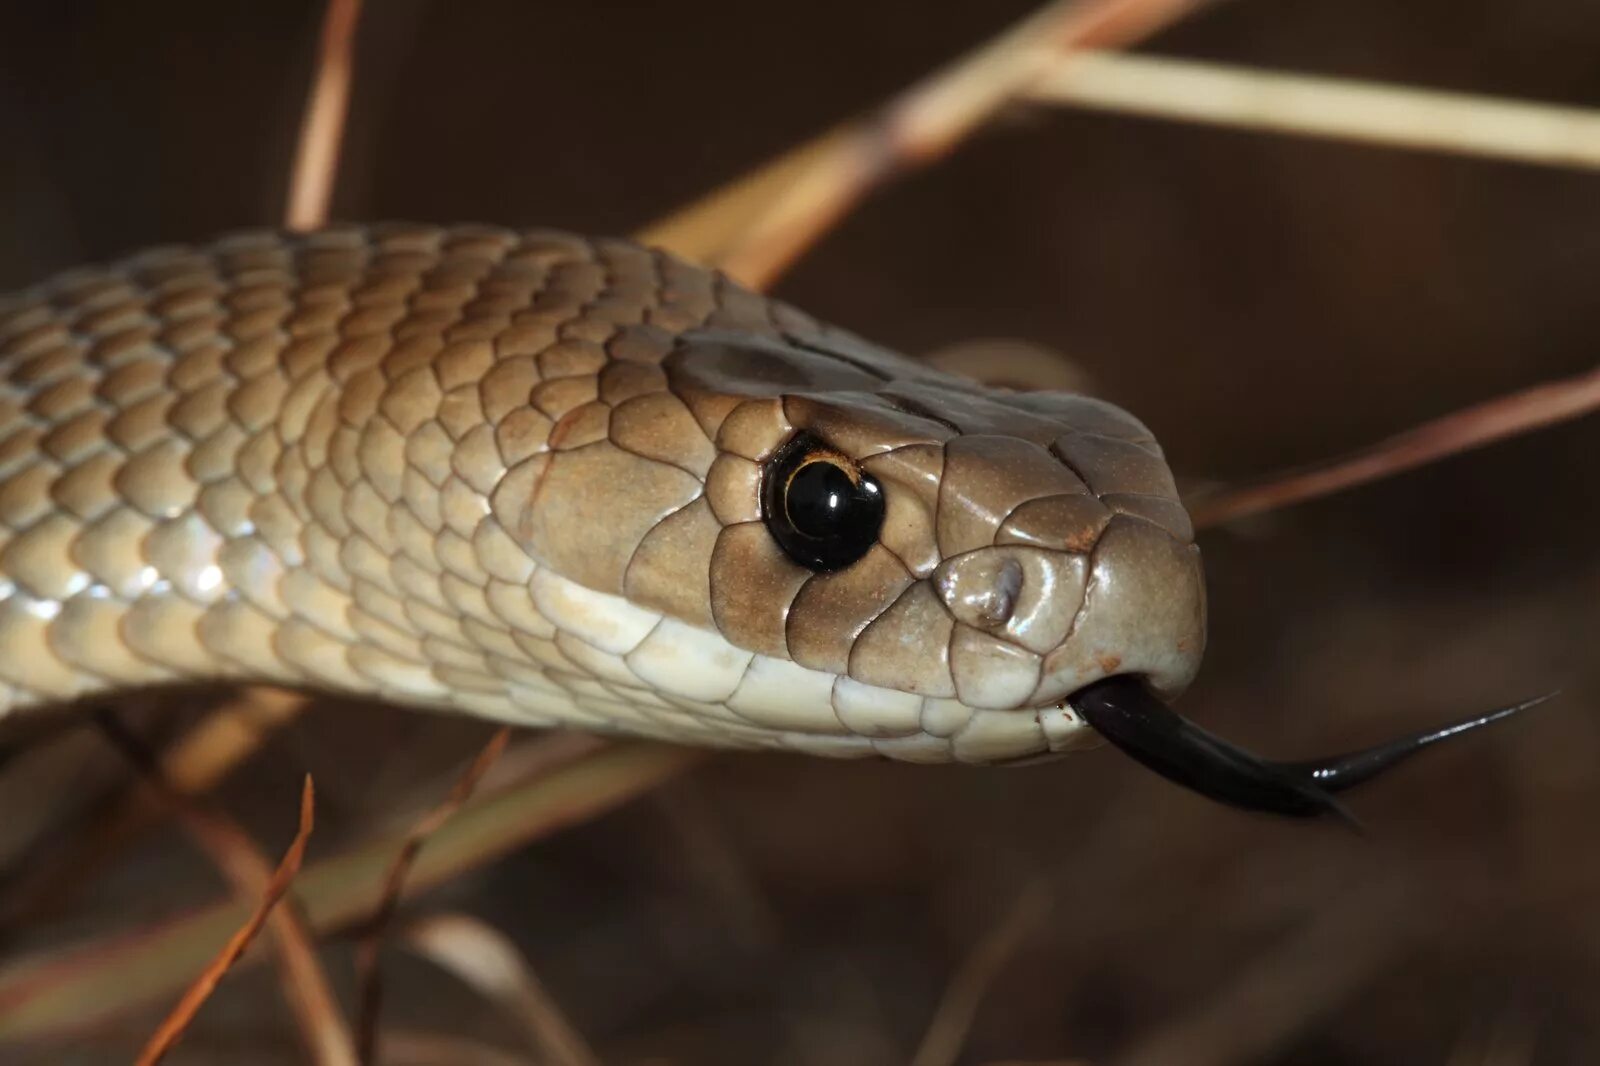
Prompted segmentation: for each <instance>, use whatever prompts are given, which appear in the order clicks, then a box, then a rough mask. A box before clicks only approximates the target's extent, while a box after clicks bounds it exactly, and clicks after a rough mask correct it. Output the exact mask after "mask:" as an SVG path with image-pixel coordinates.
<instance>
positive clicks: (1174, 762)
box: [1071, 677, 1554, 825]
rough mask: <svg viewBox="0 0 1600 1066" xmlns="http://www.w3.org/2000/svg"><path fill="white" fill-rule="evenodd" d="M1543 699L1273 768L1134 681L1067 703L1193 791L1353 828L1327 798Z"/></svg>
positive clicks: (1090, 690)
mask: <svg viewBox="0 0 1600 1066" xmlns="http://www.w3.org/2000/svg"><path fill="white" fill-rule="evenodd" d="M1551 695H1554V693H1552V694H1551ZM1549 698H1550V696H1549V695H1547V696H1540V697H1538V698H1537V699H1532V700H1529V701H1527V702H1526V703H1520V704H1517V705H1516V706H1513V707H1506V708H1503V709H1501V710H1497V711H1491V712H1490V713H1488V714H1484V715H1479V716H1477V717H1474V718H1469V719H1466V720H1464V721H1460V722H1456V723H1454V724H1452V725H1447V726H1444V727H1443V728H1440V729H1433V730H1429V731H1427V732H1423V733H1418V734H1415V735H1414V736H1409V737H1404V738H1401V739H1399V740H1394V741H1390V742H1388V743H1385V744H1380V745H1378V746H1377V747H1373V748H1367V749H1365V750H1363V751H1358V752H1352V753H1350V754H1348V755H1341V756H1336V757H1333V758H1329V759H1315V760H1309V761H1305V762H1272V761H1270V760H1267V759H1263V758H1261V757H1259V756H1257V755H1252V754H1251V753H1250V752H1248V751H1245V750H1244V749H1243V748H1240V747H1237V746H1235V745H1233V744H1230V743H1228V742H1227V741H1226V740H1223V739H1222V738H1221V737H1218V736H1215V735H1214V734H1211V733H1208V732H1206V731H1205V730H1204V729H1201V728H1200V727H1199V726H1197V725H1195V724H1194V723H1192V722H1190V721H1189V720H1187V719H1186V718H1183V717H1182V716H1181V715H1179V714H1178V713H1177V712H1176V711H1174V710H1173V709H1172V708H1170V707H1168V706H1167V705H1166V704H1165V703H1162V702H1161V701H1160V700H1159V699H1157V698H1156V697H1155V696H1153V695H1151V694H1150V692H1149V690H1147V689H1146V688H1145V687H1144V685H1143V684H1141V683H1140V682H1139V681H1138V680H1137V679H1135V678H1132V677H1112V678H1107V679H1106V680H1104V681H1099V682H1096V683H1095V684H1093V685H1089V686H1088V687H1086V688H1083V689H1080V690H1079V691H1078V692H1076V693H1074V694H1073V696H1072V698H1071V703H1072V706H1073V709H1074V710H1076V711H1077V712H1078V713H1079V714H1081V715H1083V718H1084V721H1086V722H1088V723H1089V724H1090V725H1091V726H1093V727H1094V728H1095V730H1096V731H1097V732H1099V733H1100V734H1101V735H1102V736H1104V737H1105V738H1106V739H1107V740H1109V741H1110V742H1111V743H1112V744H1114V745H1116V746H1117V747H1118V748H1120V749H1121V750H1122V751H1124V752H1126V753H1127V754H1128V755H1130V756H1132V757H1133V758H1134V759H1136V760H1137V761H1138V762H1140V763H1143V764H1144V765H1145V766H1147V767H1149V768H1150V769H1152V770H1154V771H1155V772H1156V773H1158V774H1160V775H1161V776H1162V777H1165V778H1167V779H1168V780H1169V781H1174V782H1176V783H1177V784H1180V785H1182V786H1183V787H1185V788H1187V789H1190V790H1191V791H1194V792H1198V793H1200V794H1201V795H1203V796H1207V797H1209V798H1211V799H1214V800H1217V801H1218V802H1220V803H1226V804H1228V805H1230V806H1233V807H1242V808H1244V809H1245V810H1250V811H1265V812H1267V813H1270V814H1281V815H1287V816H1289V817H1291V818H1312V817H1316V816H1318V815H1324V814H1331V815H1334V816H1335V817H1338V818H1340V819H1342V820H1344V821H1346V822H1348V823H1350V824H1351V825H1355V821H1354V819H1352V818H1351V817H1350V815H1349V814H1348V812H1346V811H1345V809H1344V808H1343V807H1342V806H1341V805H1340V804H1339V801H1338V800H1336V799H1334V798H1333V793H1335V792H1339V791H1342V790H1344V789H1347V788H1350V787H1352V786H1354V785H1359V784H1360V783H1361V782H1363V781H1367V780H1369V779H1371V778H1373V777H1376V776H1377V775H1378V774H1380V773H1382V772H1383V771H1385V770H1387V769H1389V768H1390V767H1391V766H1394V765H1395V764H1396V763H1399V762H1402V761H1403V760H1405V759H1408V758H1410V757H1411V756H1412V755H1414V754H1416V753H1417V752H1419V751H1421V750H1422V749H1423V748H1426V747H1429V746H1431V745H1433V744H1436V743H1438V742H1439V741H1442V740H1447V739H1449V738H1451V737H1455V736H1461V735H1463V734H1466V733H1470V732H1472V731H1473V730H1475V729H1478V728H1480V727H1482V726H1486V725H1489V724H1490V723H1491V722H1497V721H1499V720H1500V719H1502V718H1509V717H1510V716H1511V715H1513V714H1516V713H1517V712H1518V711H1522V710H1526V709H1527V708H1529V707H1532V706H1535V705H1536V704H1539V703H1543V702H1544V701H1545V700H1547V699H1549Z"/></svg>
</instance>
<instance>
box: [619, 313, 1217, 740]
mask: <svg viewBox="0 0 1600 1066" xmlns="http://www.w3.org/2000/svg"><path fill="white" fill-rule="evenodd" d="M665 366H666V369H667V372H668V377H669V381H670V383H671V391H672V393H673V394H674V395H675V396H676V397H677V398H679V399H680V400H681V401H683V402H684V403H685V404H686V405H687V406H688V407H689V409H690V410H691V411H693V412H694V414H695V416H696V420H697V421H698V422H699V423H701V424H702V425H708V426H714V427H715V431H714V434H713V435H712V439H713V443H714V445H715V458H714V459H713V460H712V462H711V464H710V466H709V468H708V471H707V475H706V479H705V498H706V501H707V505H708V507H709V509H710V511H711V513H712V514H713V515H714V517H715V519H716V521H717V523H718V525H719V527H720V528H719V529H718V531H717V535H716V542H715V545H714V547H713V549H712V550H711V552H710V554H709V557H708V558H707V559H706V560H705V563H706V565H707V569H708V582H707V591H708V593H709V613H710V615H711V618H712V622H713V624H714V626H715V628H716V630H717V631H718V633H720V634H721V635H722V636H723V637H725V638H726V639H728V640H729V641H731V642H732V643H734V644H736V645H738V646H740V647H742V648H746V649H750V650H752V651H754V652H756V653H757V654H758V655H761V656H766V657H770V658H772V659H778V660H784V661H787V662H789V663H792V664H794V665H795V666H798V667H800V668H802V669H803V670H805V671H807V672H808V673H809V674H810V675H812V676H815V677H817V678H826V679H827V680H828V684H827V686H826V688H825V690H824V689H822V687H821V686H820V685H819V686H818V689H819V696H820V698H821V700H822V701H823V702H821V703H820V704H819V706H818V707H817V708H816V711H817V723H818V725H820V727H821V728H819V729H817V731H816V733H815V734H808V733H802V732H799V731H796V733H795V734H794V735H791V736H790V737H789V738H788V740H787V741H786V743H789V744H794V745H797V746H802V747H816V746H817V745H818V740H819V739H821V740H822V741H823V742H825V743H826V744H828V745H831V746H835V747H853V748H855V749H857V750H864V751H877V752H880V753H883V754H886V755H890V756H892V757H897V758H905V759H913V760H919V761H946V760H952V759H954V760H958V761H964V762H997V761H1010V760H1015V759H1021V758H1029V757H1035V756H1040V755H1048V754H1052V753H1056V752H1063V751H1066V750H1069V749H1071V748H1075V747H1078V746H1081V745H1083V744H1084V743H1092V742H1094V741H1095V740H1096V739H1097V736H1096V734H1095V733H1094V732H1093V731H1092V730H1091V729H1088V728H1086V727H1085V723H1084V721H1083V719H1082V716H1081V715H1079V714H1078V713H1077V712H1076V711H1075V710H1074V709H1073V707H1072V705H1071V702H1070V699H1069V697H1070V696H1071V694H1072V693H1074V692H1076V691H1078V690H1080V689H1083V688H1085V687H1086V686H1089V685H1091V684H1093V683H1095V682H1097V681H1100V680H1102V679H1105V678H1108V677H1112V676H1136V677H1138V678H1140V679H1141V680H1142V682H1143V683H1145V684H1147V685H1148V686H1149V687H1150V688H1151V690H1152V691H1154V692H1157V693H1159V694H1160V695H1161V696H1163V697H1165V698H1171V697H1174V696H1176V695H1177V694H1178V693H1179V692H1181V691H1182V690H1183V688H1184V687H1185V686H1186V685H1187V684H1188V683H1189V681H1190V679H1191V678H1192V677H1193V676H1194V674H1195V671H1196V670H1197V669H1198V667H1199V663H1200V658H1201V654H1202V652H1203V650H1204V644H1205V605H1204V583H1203V578H1202V574H1201V568H1200V558H1199V552H1198V550H1197V549H1196V548H1195V546H1194V545H1193V543H1192V529H1191V527H1190V524H1189V520H1188V517H1187V515H1186V514H1185V512H1184V510H1183V507H1182V506H1181V504H1180V503H1179V502H1178V499H1177V494H1176V490H1175V488H1174V486H1173V481H1172V476H1171V474H1170V472H1169V471H1168V469H1167V466H1166V463H1165V461H1164V460H1163V458H1162V454H1161V450H1160V447H1159V446H1158V445H1157V444H1156V442H1155V439H1154V438H1153V437H1152V435H1151V434H1150V432H1149V430H1148V429H1146V428H1145V426H1144V425H1142V424H1141V423H1140V422H1139V421H1138V420H1137V419H1135V418H1133V417H1132V416H1130V415H1128V414H1126V413H1125V412H1123V411H1121V410H1119V409H1118V408H1116V407H1114V406H1112V405H1110V404H1107V403H1104V402H1101V401H1099V400H1094V399H1089V398H1086V397H1081V396H1069V395H1054V394H1052V395H1043V394H1036V395H1022V394H1016V393H1010V392H1005V391H1002V390H987V389H983V388H981V387H978V386H974V385H973V384H972V383H970V382H967V381H964V380H960V379H956V378H952V377H949V376H946V375H944V374H940V373H937V372H934V371H932V370H928V369H926V368H923V367H921V366H919V365H917V364H915V363H912V362H910V361H909V360H905V359H903V358H901V357H899V356H896V355H893V354H892V353H888V352H884V351H882V350H881V349H877V348H874V347H871V346H869V345H867V344H865V343H864V342H861V341H859V340H857V339H855V338H853V337H849V336H847V335H842V334H838V333H834V332H831V331H830V332H828V333H825V334H822V335H811V336H796V335H793V334H790V335H786V336H781V337H773V338H754V337H751V336H747V335H739V336H735V335H729V334H720V333H698V334H688V335H686V336H684V337H683V338H681V339H680V340H679V343H678V346H677V348H676V350H675V351H674V352H673V354H672V355H671V356H669V357H668V358H667V360H666V363H665ZM830 502H831V504H832V505H833V507H834V509H835V510H834V513H832V514H831V516H830V513H829V511H828V509H827V505H828V504H829V503H830ZM687 565H688V564H687V563H686V564H685V566H687ZM677 572H679V573H681V572H682V571H681V570H678V571H677ZM663 591H664V585H663ZM635 592H636V594H637V595H639V596H643V597H644V598H649V597H650V594H649V593H647V592H645V591H644V590H643V589H636V590H635ZM797 688H798V686H797ZM797 717H798V716H797ZM824 730H827V732H824ZM841 739H842V740H843V743H842V744H840V743H839V741H840V740H841Z"/></svg>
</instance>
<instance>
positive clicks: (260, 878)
mask: <svg viewBox="0 0 1600 1066" xmlns="http://www.w3.org/2000/svg"><path fill="white" fill-rule="evenodd" d="M99 721H100V725H101V728H102V729H103V730H104V731H105V733H106V735H107V736H108V737H110V738H111V740H112V742H113V743H115V744H116V745H117V746H118V747H119V748H121V749H122V751H123V752H124V753H125V754H126V755H127V756H128V758H129V760H130V761H131V762H132V763H133V764H134V765H135V766H136V767H137V768H138V769H139V771H140V774H141V776H142V779H143V780H144V782H145V783H146V785H147V786H148V787H149V788H150V789H152V790H153V791H154V792H155V793H156V794H157V795H158V796H159V797H160V798H161V799H162V800H163V801H164V802H166V803H167V804H169V805H170V807H171V808H172V811H173V813H174V814H175V815H176V817H177V818H178V821H179V823H180V824H181V825H182V826H183V828H184V829H185V830H186V831H187V832H188V833H189V835H190V837H192V838H193V840H194V841H195V843H196V844H197V845H199V847H200V848H201V850H202V851H204V852H205V853H206V856H207V857H208V858H209V859H211V861H212V862H213V863H214V864H215V865H216V867H217V869H218V870H219V871H221V872H222V875H223V876H224V877H225V878H227V880H228V883H229V884H231V885H232V886H233V889H234V892H235V893H236V894H237V895H238V896H239V897H240V899H241V900H250V899H257V898H261V899H265V898H267V897H268V896H269V895H270V888H271V886H272V885H274V884H275V883H276V880H277V874H276V873H275V872H274V871H273V868H272V866H271V864H269V863H268V861H267V858H266V856H265V855H263V854H262V852H261V849H260V847H259V846H257V844H256V843H255V841H253V840H252V839H250V836H249V834H247V833H246V832H245V831H244V830H243V829H241V828H240V827H239V826H238V824H237V823H235V822H234V821H233V820H232V819H230V818H228V817H227V816H226V815H223V814H221V813H220V812H217V811H214V810H210V809H208V808H206V807H203V806H201V805H200V804H199V803H198V802H197V801H196V800H195V799H194V798H193V797H191V796H186V795H184V794H182V793H180V792H178V791H177V790H176V789H174V788H173V787H172V784H171V783H170V782H169V781H167V780H166V779H165V778H163V777H162V776H161V767H160V764H159V763H158V762H157V761H156V759H155V757H154V755H153V753H151V752H150V751H149V750H148V749H147V748H146V747H145V746H144V744H143V743H142V742H141V741H140V740H139V739H138V738H137V737H135V736H134V735H133V734H132V733H130V732H128V730H127V729H126V728H125V727H123V725H122V724H121V723H120V722H119V721H118V720H117V719H116V718H115V717H114V716H113V715H110V714H103V715H100V716H99ZM303 793H304V795H303V798H302V807H304V804H306V803H309V802H310V799H309V797H310V795H311V782H310V778H309V777H307V779H306V784H305V788H304V790H303ZM309 817H310V816H309V814H306V815H303V817H302V826H303V827H304V828H305V831H306V832H308V833H309V832H310V829H309V820H308V819H309ZM302 850H303V849H302ZM299 866H300V864H299V859H298V857H297V858H296V861H295V872H296V873H297V872H298V871H299ZM291 876H292V875H291ZM285 888H287V882H285ZM278 894H279V895H281V894H282V892H281V891H280V892H279V893H278ZM273 902H274V903H275V902H276V899H275V898H274V899H273ZM267 910H268V911H270V914H266V915H265V916H264V919H263V920H267V921H270V922H271V923H272V933H273V946H274V948H275V949H276V954H275V957H276V959H277V962H278V972H279V977H280V983H281V985H282V987H283V992H284V998H285V999H286V1000H287V1001H288V1003H289V1007H290V1009H291V1010H292V1012H293V1013H294V1016H295V1020H296V1022H297V1023H298V1024H299V1027H300V1033H301V1036H302V1037H303V1038H304V1040H305V1042H306V1046H307V1048H308V1050H309V1051H310V1052H311V1054H312V1061H313V1062H315V1063H317V1064H318V1066H356V1057H355V1042H354V1041H353V1040H352V1038H351V1036H350V1030H349V1027H348V1026H347V1025H346V1024H345V1022H344V1016H343V1014H342V1013H341V1012H340V1010H339V1004H338V999H337V998H336V997H335V996H334V994H333V987H332V985H331V984H330V983H329V981H328V976H327V974H326V973H325V972H324V971H323V969H322V963H321V962H320V961H319V960H318V958H317V952H316V947H315V943H314V941H313V938H312V935H311V933H310V931H309V930H308V929H307V928H306V924H305V922H304V921H303V920H302V919H301V917H300V915H299V913H298V912H297V911H296V910H295V909H294V908H293V907H292V906H291V907H268V908H267ZM251 936H254V933H253V932H252V933H251ZM246 943H248V938H247V939H246ZM240 951H241V952H242V951H243V947H241V948H240ZM228 965H230V966H231V965H232V961H231V960H230V962H229V964H228ZM220 976H221V975H220V974H219V975H218V978H219V979H220ZM213 984H214V982H213ZM208 994H209V993H208Z"/></svg>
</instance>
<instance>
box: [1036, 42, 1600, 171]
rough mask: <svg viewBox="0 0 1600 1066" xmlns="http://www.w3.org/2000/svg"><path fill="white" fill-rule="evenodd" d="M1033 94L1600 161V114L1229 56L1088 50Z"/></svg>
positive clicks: (1392, 140) (1061, 65) (1265, 125)
mask: <svg viewBox="0 0 1600 1066" xmlns="http://www.w3.org/2000/svg"><path fill="white" fill-rule="evenodd" d="M1027 95H1028V98H1029V99H1031V100H1035V101H1039V102H1043V103H1051V104H1065V105H1069V106H1072V107H1086V108H1094V109H1097V110H1102V111H1115V112H1119V113H1123V114H1135V115H1149V116H1153V117H1158V118H1169V119H1176V120H1179V121H1184V122H1201V123H1207V124H1210V125H1217V126H1237V127H1242V128H1245V129H1259V130H1270V131H1272V132H1275V133H1289V134H1297V135H1301V136H1308V137H1334V138H1339V139H1342V140H1350V141H1361V142H1365V143H1368V144H1384V145H1393V146H1395V147H1399V148H1416V149H1429V150H1433V151H1439V152H1452V153H1457V154H1460V155H1474V156H1488V157H1492V158H1498V159H1512V160H1517V161H1519V162H1524V163H1539V164H1544V165H1548V166H1572V167H1587V168H1600V113H1597V112H1595V111H1593V110H1588V109H1584V108H1577V107H1559V106H1555V105H1551V104H1534V103H1524V102H1521V101H1513V100H1502V99H1496V98H1494V97H1489V96H1480V95H1473V94H1469V93H1450V92H1438V91H1434V90H1429V89H1417V88H1411V87H1408V86H1402V85H1390V84H1384V83H1381V82H1367V81H1352V80H1348V79H1341V78H1322V77H1312V76H1308V75H1304V74H1278V73H1269V72H1267V71H1261V70H1252V69H1247V68H1242V67H1232V66H1225V65H1223V64H1220V63H1199V62H1194V61H1191V60H1180V59H1167V58H1161V57H1156V56H1128V55H1116V54H1113V53H1102V52H1080V53H1075V54H1073V55H1070V56H1067V57H1065V58H1063V59H1061V60H1059V61H1057V62H1056V63H1055V65H1054V66H1053V67H1052V69H1051V70H1050V72H1049V73H1048V74H1046V75H1045V76H1044V77H1043V78H1041V79H1039V81H1037V82H1036V83H1035V84H1034V85H1032V86H1031V87H1030V88H1029V90H1028V94H1027Z"/></svg>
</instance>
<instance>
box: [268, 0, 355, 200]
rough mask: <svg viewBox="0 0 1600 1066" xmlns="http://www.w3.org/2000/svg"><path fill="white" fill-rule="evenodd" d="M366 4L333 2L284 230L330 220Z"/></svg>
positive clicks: (291, 178)
mask: <svg viewBox="0 0 1600 1066" xmlns="http://www.w3.org/2000/svg"><path fill="white" fill-rule="evenodd" d="M360 15H361V0H328V9H327V12H326V14H324V15H323V22H322V39H321V40H320V42H319V43H318V46H317V66H316V74H315V76H314V77H313V80H312V83H311V92H310V94H309V96H308V97H307V99H306V109H305V113H304V114H303V115H302V116H301V118H300V140H299V143H298V144H297V145H296V147H295V153H294V167H293V169H292V170H291V171H290V174H289V206H288V208H287V210H286V211H285V212H284V225H286V226H287V227H288V228H290V229H292V230H309V229H316V228H317V227H318V226H321V225H323V224H325V223H326V222H327V221H328V206H329V204H331V203H332V202H333V186H334V182H335V180H336V179H337V177H338V173H339V145H340V142H342V141H343V140H344V123H345V118H346V115H347V114H348V112H349V109H350V80H351V69H352V57H353V54H354V51H355V35H356V23H357V21H358V20H359V18H360Z"/></svg>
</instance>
